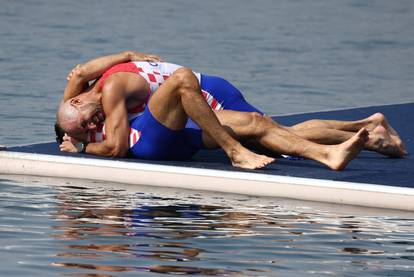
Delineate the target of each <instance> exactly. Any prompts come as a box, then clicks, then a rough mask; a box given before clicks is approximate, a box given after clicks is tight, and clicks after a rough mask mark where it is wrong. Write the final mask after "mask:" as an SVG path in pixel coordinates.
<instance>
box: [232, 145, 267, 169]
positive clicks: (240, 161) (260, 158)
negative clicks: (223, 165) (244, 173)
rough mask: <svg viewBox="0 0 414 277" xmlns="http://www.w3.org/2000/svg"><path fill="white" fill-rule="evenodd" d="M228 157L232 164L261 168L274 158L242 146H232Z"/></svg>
mask: <svg viewBox="0 0 414 277" xmlns="http://www.w3.org/2000/svg"><path fill="white" fill-rule="evenodd" d="M229 158H230V160H231V163H232V165H233V166H235V167H240V168H246V169H256V168H262V167H265V166H266V165H268V164H270V163H271V162H273V161H274V160H275V159H274V158H269V157H267V156H264V155H258V154H256V153H253V152H251V151H250V150H248V149H246V148H244V147H243V146H240V147H236V148H234V149H233V150H232V151H231V153H230V155H229Z"/></svg>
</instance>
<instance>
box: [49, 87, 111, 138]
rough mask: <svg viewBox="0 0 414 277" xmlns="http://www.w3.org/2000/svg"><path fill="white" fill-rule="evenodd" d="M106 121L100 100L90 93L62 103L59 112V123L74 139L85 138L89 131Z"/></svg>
mask: <svg viewBox="0 0 414 277" xmlns="http://www.w3.org/2000/svg"><path fill="white" fill-rule="evenodd" d="M103 121H104V114H103V110H102V105H101V103H100V101H99V99H96V98H94V97H91V95H90V94H88V93H83V94H80V95H78V96H76V97H73V98H71V99H69V100H67V101H66V102H64V103H62V104H61V105H60V107H59V110H58V112H57V123H58V124H59V126H60V127H61V128H62V129H63V130H65V132H66V133H67V134H68V135H69V136H71V137H74V138H80V137H84V135H85V134H86V133H87V132H88V130H92V129H95V128H96V124H97V123H100V122H103Z"/></svg>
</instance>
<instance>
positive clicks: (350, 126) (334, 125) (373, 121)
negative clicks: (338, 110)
mask: <svg viewBox="0 0 414 277" xmlns="http://www.w3.org/2000/svg"><path fill="white" fill-rule="evenodd" d="M377 126H382V127H384V128H385V130H386V131H387V133H388V134H389V138H391V139H392V140H393V141H394V143H393V144H394V146H393V147H394V148H396V149H395V151H397V152H399V153H398V154H397V155H394V156H398V157H402V156H404V155H406V154H407V151H406V149H405V146H404V144H403V142H402V141H401V138H400V137H399V135H398V133H397V132H396V131H395V130H394V129H393V128H392V127H391V125H390V124H389V123H388V120H387V119H386V118H385V116H384V115H383V114H382V113H375V114H373V115H371V116H369V117H367V118H364V119H362V120H357V121H339V120H321V119H313V120H308V121H305V122H302V123H299V124H296V125H294V126H292V127H290V128H291V129H292V130H295V131H300V130H305V129H313V128H326V129H336V130H341V131H347V132H357V131H358V130H360V129H361V128H365V129H367V130H368V131H373V130H374V129H375V128H376V127H377Z"/></svg>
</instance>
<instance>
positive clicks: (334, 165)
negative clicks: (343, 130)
mask: <svg viewBox="0 0 414 277" xmlns="http://www.w3.org/2000/svg"><path fill="white" fill-rule="evenodd" d="M367 141H368V131H367V130H366V129H365V128H362V129H361V130H359V131H358V133H356V134H355V135H354V136H353V137H351V138H350V139H348V140H347V141H345V142H343V143H341V144H339V145H334V146H331V147H330V151H329V152H328V159H327V162H326V163H325V164H326V165H327V166H328V167H329V168H331V169H333V170H343V169H344V168H345V167H346V166H347V164H348V163H349V162H350V161H351V160H353V159H354V158H355V157H356V156H357V155H358V154H359V152H361V150H362V148H363V147H364V145H365V143H366V142H367Z"/></svg>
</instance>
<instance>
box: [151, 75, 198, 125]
mask: <svg viewBox="0 0 414 277" xmlns="http://www.w3.org/2000/svg"><path fill="white" fill-rule="evenodd" d="M191 86H194V89H196V88H198V89H199V85H198V79H197V78H196V77H195V75H194V74H193V73H192V71H191V70H189V69H187V68H180V69H178V70H176V71H175V72H174V73H173V74H172V75H171V76H170V77H169V78H168V79H167V80H166V81H165V82H164V83H163V84H162V85H161V86H160V87H159V88H158V89H157V90H156V91H155V92H154V93H153V95H152V96H151V98H150V100H149V103H148V107H149V109H150V111H151V113H152V115H153V117H154V118H155V119H156V120H157V121H158V122H160V123H161V124H162V125H164V126H165V127H168V128H169V129H172V130H180V129H183V128H184V126H185V124H186V122H187V119H188V116H187V114H186V112H185V111H184V108H183V105H182V103H181V97H180V90H181V89H183V88H188V87H191Z"/></svg>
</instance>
